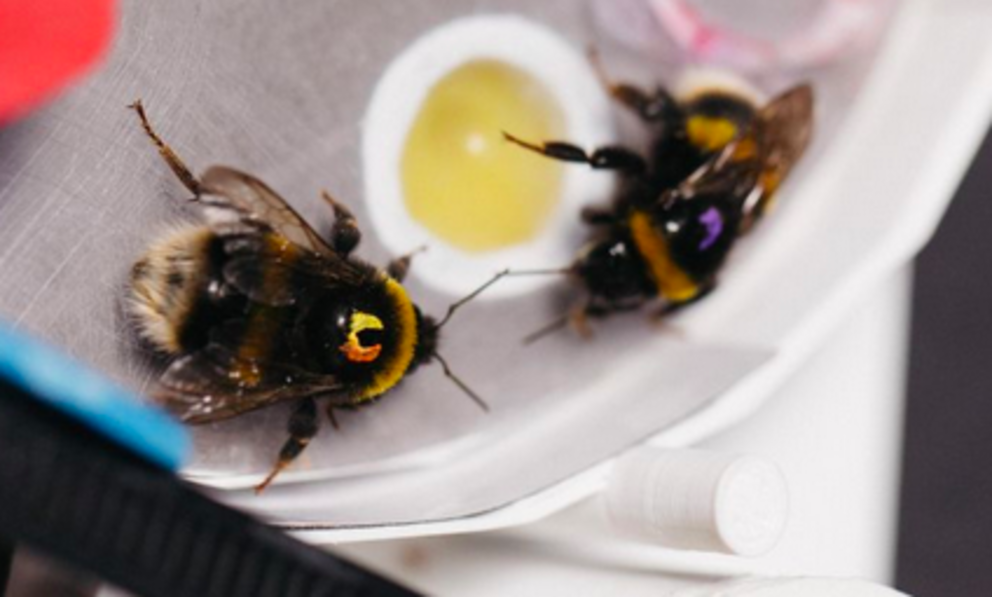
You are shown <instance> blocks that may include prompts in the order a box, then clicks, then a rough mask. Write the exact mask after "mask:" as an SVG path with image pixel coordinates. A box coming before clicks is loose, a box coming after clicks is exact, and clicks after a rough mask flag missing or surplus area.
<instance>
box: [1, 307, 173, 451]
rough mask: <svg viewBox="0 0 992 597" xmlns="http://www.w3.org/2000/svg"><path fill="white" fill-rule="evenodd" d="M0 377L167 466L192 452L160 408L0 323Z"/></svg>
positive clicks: (124, 445) (130, 448) (119, 442)
mask: <svg viewBox="0 0 992 597" xmlns="http://www.w3.org/2000/svg"><path fill="white" fill-rule="evenodd" d="M0 379H3V380H5V381H7V382H9V383H11V384H13V385H16V386H17V387H19V388H21V389H22V390H24V391H25V392H26V393H27V394H30V395H31V396H33V397H35V398H36V399H37V400H39V401H41V402H43V403H45V404H47V405H49V406H51V407H53V408H55V409H57V410H59V411H61V412H63V413H65V414H67V415H69V416H71V417H73V418H74V419H77V420H78V421H80V422H82V423H83V424H85V425H86V426H87V427H90V428H91V429H93V430H94V431H96V432H98V433H100V434H101V435H103V436H105V437H107V438H109V439H111V440H113V441H114V442H116V443H118V444H120V445H122V446H123V447H125V448H127V449H129V450H131V451H132V452H135V453H137V454H138V455H140V456H143V457H144V458H146V459H148V460H151V461H152V462H155V463H156V464H159V465H161V466H164V467H166V468H168V469H170V470H176V469H178V468H179V467H180V466H182V464H183V462H184V461H185V460H186V457H187V455H188V454H189V452H190V448H191V441H190V437H189V434H188V432H187V431H186V429H185V428H183V427H182V425H180V424H179V423H177V422H175V421H173V419H171V418H170V417H169V416H168V415H167V414H165V413H164V412H162V411H161V410H160V409H158V408H153V407H150V406H148V405H146V404H143V403H142V402H141V399H140V398H138V397H137V396H136V395H134V394H132V393H131V392H128V391H127V390H124V389H123V388H121V387H120V386H118V385H116V384H114V383H112V382H111V381H109V380H108V379H106V378H105V377H103V376H102V375H99V374H97V373H96V372H94V371H93V370H91V369H89V368H87V367H84V366H83V365H81V364H79V363H78V362H76V361H74V360H72V359H70V358H69V357H67V356H65V355H64V354H63V353H61V352H59V351H57V350H55V349H53V348H51V347H49V346H47V345H45V344H42V343H41V342H39V341H38V340H36V339H34V338H32V337H30V336H27V335H25V334H23V333H21V332H18V331H16V330H15V329H13V328H12V327H10V325H8V324H5V323H3V322H0Z"/></svg>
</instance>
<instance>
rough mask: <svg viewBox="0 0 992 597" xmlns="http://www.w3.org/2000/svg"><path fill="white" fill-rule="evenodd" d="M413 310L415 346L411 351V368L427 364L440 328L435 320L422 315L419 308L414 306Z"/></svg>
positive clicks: (435, 349) (433, 350)
mask: <svg viewBox="0 0 992 597" xmlns="http://www.w3.org/2000/svg"><path fill="white" fill-rule="evenodd" d="M414 312H415V313H416V314H417V347H416V349H415V350H414V353H413V362H412V363H411V364H410V368H411V369H414V368H416V367H418V366H420V365H424V364H427V363H429V362H431V360H432V359H433V358H434V357H435V355H436V354H437V344H438V336H439V335H440V329H441V328H440V326H439V325H438V324H437V320H435V319H434V318H433V317H431V316H430V315H424V314H423V313H421V312H420V309H419V308H417V307H414Z"/></svg>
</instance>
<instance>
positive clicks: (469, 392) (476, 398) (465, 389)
mask: <svg viewBox="0 0 992 597" xmlns="http://www.w3.org/2000/svg"><path fill="white" fill-rule="evenodd" d="M432 354H433V356H434V358H435V359H437V361H438V362H439V363H441V368H442V369H444V375H445V377H447V378H448V379H450V380H451V381H453V382H455V385H456V386H458V387H459V388H461V390H462V391H463V392H465V394H466V395H467V396H468V397H469V398H471V399H472V401H473V402H475V403H476V404H478V405H479V408H481V409H482V410H483V411H484V412H489V405H488V404H486V401H485V400H483V399H482V398H480V397H479V395H478V394H476V393H475V392H473V391H472V388H470V387H468V384H466V383H465V382H464V381H462V380H460V379H458V376H457V375H455V374H454V373H452V372H451V368H450V367H448V363H447V361H445V360H444V358H443V357H441V355H440V354H438V353H437V352H434V353H432Z"/></svg>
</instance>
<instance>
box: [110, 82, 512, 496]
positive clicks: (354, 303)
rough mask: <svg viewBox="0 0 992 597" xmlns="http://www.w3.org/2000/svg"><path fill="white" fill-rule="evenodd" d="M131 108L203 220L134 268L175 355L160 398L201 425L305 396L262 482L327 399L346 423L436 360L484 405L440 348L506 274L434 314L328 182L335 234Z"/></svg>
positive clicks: (147, 328) (153, 330)
mask: <svg viewBox="0 0 992 597" xmlns="http://www.w3.org/2000/svg"><path fill="white" fill-rule="evenodd" d="M131 107H132V108H133V109H134V110H135V111H136V112H137V114H138V117H139V119H140V122H141V125H142V126H143V127H144V130H145V133H146V134H147V135H148V137H149V138H150V139H151V140H152V142H153V143H154V144H155V146H156V148H157V149H158V151H159V153H160V154H161V156H162V157H163V158H164V159H165V161H166V163H167V164H168V166H169V167H170V168H171V170H172V171H173V172H174V173H175V175H176V176H177V177H178V179H179V181H180V182H181V183H182V184H183V185H184V186H185V187H186V188H187V189H188V190H189V191H190V192H191V193H192V194H193V201H194V203H195V205H197V206H198V207H199V208H200V211H201V212H202V214H203V218H204V223H201V224H189V225H186V226H184V227H182V228H179V229H177V230H174V231H172V232H171V233H169V234H167V235H165V236H164V237H162V238H160V239H159V240H158V241H156V242H154V243H153V244H152V245H151V246H150V247H149V249H148V251H147V252H146V253H145V255H144V256H143V257H142V258H140V259H139V260H138V261H137V263H136V264H135V265H134V267H133V269H132V274H131V287H130V300H129V306H130V312H131V314H132V316H133V318H134V319H135V321H136V324H137V327H138V329H139V332H140V333H141V335H142V337H143V338H144V339H145V340H147V341H148V342H149V344H151V345H152V347H154V348H155V349H157V350H158V351H160V352H163V353H165V354H167V355H169V356H171V357H173V360H172V362H171V364H170V365H169V366H168V368H167V369H166V370H165V372H164V373H163V374H162V376H161V378H160V379H159V387H158V389H157V391H156V393H155V396H156V397H157V398H158V399H160V401H161V402H163V403H164V405H165V406H166V407H167V408H169V409H170V410H171V411H172V412H174V413H175V414H176V415H177V416H179V418H181V419H182V420H183V421H185V422H187V423H191V424H200V423H210V422H214V421H221V420H224V419H229V418H232V417H236V416H238V415H241V414H244V413H247V412H249V411H254V410H257V409H260V408H263V407H267V406H270V405H273V404H276V403H282V402H292V403H295V405H296V406H295V409H294V411H293V414H292V415H291V417H290V420H289V428H288V432H289V436H290V437H289V439H288V440H287V441H286V442H285V444H284V445H283V447H282V449H281V451H280V452H279V456H278V458H277V460H276V463H275V465H274V466H273V468H272V470H271V472H270V473H269V474H268V476H267V477H266V478H265V479H264V480H263V481H262V482H261V483H260V484H259V485H258V486H257V487H256V491H259V492H260V491H262V490H263V489H265V487H267V486H268V485H269V483H271V482H272V480H273V479H274V478H275V477H276V475H277V474H278V473H279V472H280V471H282V470H283V469H285V468H286V467H287V466H288V465H289V464H290V463H291V462H292V461H293V460H294V459H295V458H296V457H297V456H299V454H300V453H301V452H302V451H303V450H304V449H305V448H306V446H307V445H308V444H309V443H310V441H311V439H312V438H313V437H314V436H315V435H316V433H317V430H318V427H319V420H320V418H319V415H318V413H317V401H321V402H324V403H325V405H326V412H327V415H328V417H329V418H330V420H331V422H332V424H334V426H335V427H337V423H336V421H335V419H334V409H338V408H353V407H356V406H362V405H366V404H370V403H371V402H372V401H374V400H375V399H377V398H379V397H380V396H382V395H383V394H385V393H386V392H388V391H390V390H391V389H392V388H394V387H395V386H396V385H397V384H398V383H399V382H400V381H401V380H402V379H403V378H404V377H405V376H407V375H409V374H410V373H412V372H413V371H415V370H416V369H417V368H418V367H419V366H420V365H424V364H427V363H429V362H431V361H433V360H437V361H438V362H439V363H440V364H441V366H442V368H443V369H444V373H445V375H446V376H447V377H448V378H450V379H451V380H452V381H454V382H455V383H456V384H457V385H458V387H460V388H461V389H462V390H463V391H464V392H465V393H466V394H467V395H468V396H469V397H470V398H472V399H473V400H474V401H475V402H476V403H477V404H478V405H479V406H480V407H481V408H482V409H483V410H488V408H487V406H486V404H485V403H484V402H483V401H482V400H481V399H480V398H479V397H478V396H477V395H476V394H475V393H474V392H472V390H470V389H469V388H468V387H467V386H466V385H465V384H464V383H463V382H462V381H460V380H459V379H458V378H457V377H456V376H455V375H454V374H453V373H452V372H451V370H450V369H449V368H448V365H447V363H446V362H445V361H444V359H442V358H441V356H440V354H438V351H437V350H438V335H439V331H440V329H441V328H442V327H443V326H444V325H445V324H446V323H447V322H448V321H449V319H450V318H451V316H452V315H453V314H454V313H455V311H456V310H457V309H458V308H459V307H461V306H462V305H464V304H465V303H466V302H468V301H470V300H471V299H473V298H474V297H475V296H476V295H478V294H479V293H480V292H482V291H483V290H484V289H485V288H487V287H488V286H489V285H491V284H492V283H494V282H495V281H496V280H497V279H499V278H500V277H502V275H505V272H504V273H502V274H497V275H496V276H495V277H494V278H493V279H492V280H490V281H489V282H487V283H486V284H484V285H482V286H481V287H480V288H478V289H477V290H476V291H475V292H473V293H471V294H469V295H468V296H466V297H465V298H463V299H462V300H460V301H458V302H456V303H454V304H452V305H451V306H450V307H449V308H448V311H447V313H446V315H445V317H444V318H443V319H441V320H440V321H437V320H435V319H434V318H432V317H430V316H427V315H424V314H423V313H421V311H420V309H419V308H418V307H417V306H416V305H415V304H414V303H413V301H412V300H411V299H410V297H409V296H408V295H407V293H406V290H405V289H404V288H403V286H402V284H401V282H402V280H403V278H404V276H405V275H406V272H407V269H408V268H409V266H410V259H411V256H412V254H409V255H406V256H404V257H401V258H398V259H396V260H394V261H393V262H392V263H390V264H389V266H388V267H387V268H386V269H385V270H382V269H378V268H376V267H374V266H372V265H369V264H367V263H365V262H363V261H361V260H359V259H356V258H355V257H353V256H352V251H353V250H354V249H355V248H356V246H357V245H358V243H359V240H360V239H361V233H360V231H359V228H358V225H357V223H356V221H355V218H354V216H353V215H352V214H351V212H350V211H349V210H348V209H347V208H345V207H344V206H343V205H341V204H340V203H338V202H337V201H335V200H334V199H333V198H331V196H330V195H329V194H327V193H326V192H325V193H324V194H323V197H324V200H325V201H326V202H327V203H328V204H330V206H331V207H332V208H333V210H334V214H335V220H334V223H333V225H332V228H331V234H330V239H329V241H325V240H324V239H322V238H321V237H320V236H319V235H318V234H317V233H316V232H315V231H314V230H313V229H312V228H311V227H310V226H309V225H307V223H306V222H305V221H304V220H303V218H301V217H300V216H299V215H298V214H297V213H296V212H295V211H294V210H293V209H292V208H291V207H290V206H289V204H287V203H286V202H285V201H284V200H283V199H282V198H281V197H279V195H277V194H276V193H275V191H273V190H272V189H270V188H269V187H268V186H267V185H266V184H265V183H263V182H262V181H261V180H259V179H257V178H255V177H254V176H251V175H250V174H246V173H244V172H240V171H238V170H235V169H233V168H228V167H225V166H214V167H212V168H210V169H209V170H207V171H206V173H204V174H203V176H202V177H199V178H198V177H196V176H194V175H193V173H192V172H191V171H190V170H189V168H187V167H186V165H185V164H184V163H183V162H182V160H180V159H179V157H178V155H177V154H176V153H175V152H174V151H173V150H172V148H171V147H169V146H168V145H166V144H165V143H164V142H163V141H162V139H161V138H160V137H159V136H158V135H157V134H156V132H155V131H154V130H153V128H152V126H151V123H150V122H149V121H148V118H147V116H146V114H145V110H144V108H143V106H142V105H141V103H140V101H139V102H135V103H134V104H133V105H132V106H131Z"/></svg>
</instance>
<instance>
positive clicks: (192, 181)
mask: <svg viewBox="0 0 992 597" xmlns="http://www.w3.org/2000/svg"><path fill="white" fill-rule="evenodd" d="M128 107H129V108H131V109H132V110H134V111H135V112H137V113H138V118H139V119H140V120H141V127H142V128H144V129H145V134H146V135H148V137H149V138H150V139H151V140H152V143H154V144H155V147H157V148H158V153H159V154H160V155H161V156H162V158H163V159H164V160H165V163H166V164H168V165H169V168H171V169H172V171H173V172H174V173H175V175H176V178H178V179H179V182H181V183H183V186H185V187H186V188H187V189H189V190H190V192H192V193H193V200H194V201H195V200H196V199H199V198H200V195H201V194H202V193H203V187H202V186H201V185H200V181H199V180H197V178H196V177H195V176H193V173H192V172H191V171H190V169H189V168H187V167H186V164H185V163H183V161H182V160H181V159H179V156H178V155H177V154H176V152H175V151H173V150H172V148H171V147H169V146H168V145H167V144H166V143H165V141H163V140H162V138H161V137H159V136H158V133H156V132H155V129H153V128H152V123H151V122H149V121H148V115H147V114H145V107H144V106H143V105H142V103H141V100H140V99H139V100H135V102H134V103H133V104H131V105H130V106H128Z"/></svg>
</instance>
